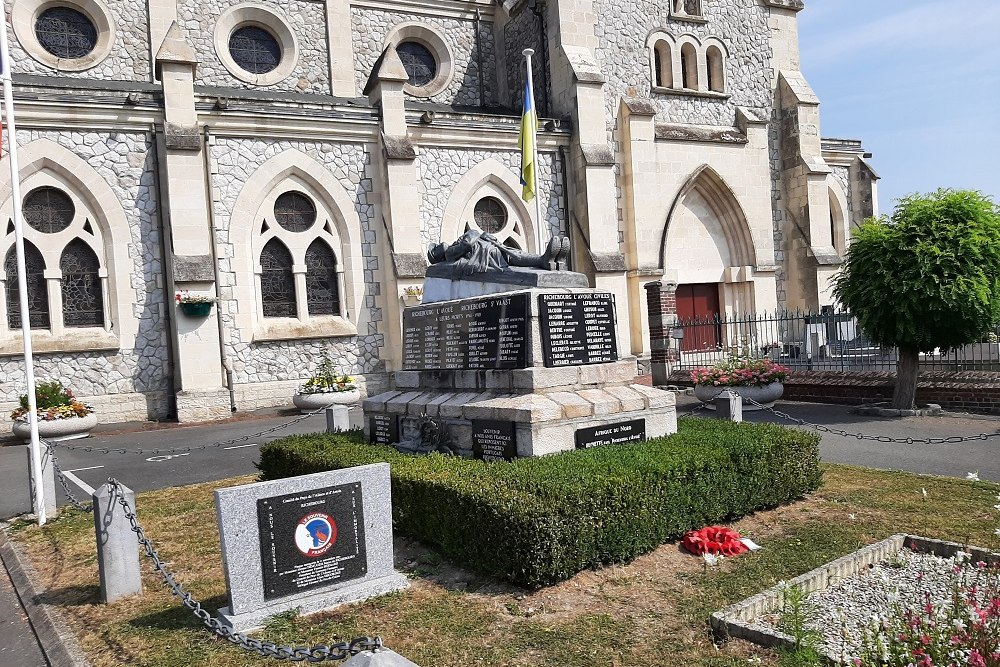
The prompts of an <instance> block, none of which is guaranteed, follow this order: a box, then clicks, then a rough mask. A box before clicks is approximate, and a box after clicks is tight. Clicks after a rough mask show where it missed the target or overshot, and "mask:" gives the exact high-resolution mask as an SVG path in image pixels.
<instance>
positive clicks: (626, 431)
mask: <svg viewBox="0 0 1000 667" xmlns="http://www.w3.org/2000/svg"><path fill="white" fill-rule="evenodd" d="M645 439H646V420H645V419H636V420H633V421H627V422H618V423H617V424H605V425H604V426H592V427H590V428H581V429H579V430H578V431H577V432H576V448H577V449H588V448H590V447H603V446H605V445H620V444H622V443H626V442H639V441H640V440H645Z"/></svg>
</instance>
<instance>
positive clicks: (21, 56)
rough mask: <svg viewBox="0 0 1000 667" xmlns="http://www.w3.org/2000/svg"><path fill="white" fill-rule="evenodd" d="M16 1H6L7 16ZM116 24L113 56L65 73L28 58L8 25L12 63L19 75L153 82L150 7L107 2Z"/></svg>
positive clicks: (127, 0)
mask: <svg viewBox="0 0 1000 667" xmlns="http://www.w3.org/2000/svg"><path fill="white" fill-rule="evenodd" d="M15 1H16V0H6V2H5V5H6V8H7V9H6V11H7V14H6V16H9V15H10V11H11V7H12V6H13V4H14V2H15ZM105 2H106V4H107V6H108V9H109V10H110V14H111V19H112V20H113V21H114V22H115V28H116V31H117V38H116V40H115V43H114V45H113V46H112V47H111V53H110V54H109V55H108V57H107V58H106V59H104V60H103V61H102V62H101V63H100V64H98V65H97V66H96V67H91V68H90V69H87V70H84V71H82V72H63V71H56V70H55V69H53V68H51V67H49V66H48V65H44V64H42V63H40V62H38V61H37V60H35V59H34V58H32V57H31V56H30V55H28V54H27V53H26V52H25V50H24V49H23V48H21V45H20V44H19V43H18V41H17V38H16V37H15V36H14V31H13V30H12V29H11V27H10V22H9V21H8V22H7V37H8V40H9V43H10V59H11V62H13V63H14V67H13V71H14V73H15V74H38V75H49V76H61V77H72V78H78V79H105V80H111V81H150V80H151V68H150V57H151V56H150V48H149V21H148V17H147V14H146V3H145V2H135V1H134V0H105Z"/></svg>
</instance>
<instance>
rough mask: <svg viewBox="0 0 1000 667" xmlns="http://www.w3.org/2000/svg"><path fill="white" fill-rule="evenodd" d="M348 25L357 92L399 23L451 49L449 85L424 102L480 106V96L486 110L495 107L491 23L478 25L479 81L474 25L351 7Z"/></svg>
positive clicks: (366, 79) (425, 16)
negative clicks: (426, 30)
mask: <svg viewBox="0 0 1000 667" xmlns="http://www.w3.org/2000/svg"><path fill="white" fill-rule="evenodd" d="M351 22H352V25H353V30H354V49H355V68H356V69H355V77H356V79H357V83H358V90H359V91H360V90H362V89H363V88H364V86H365V83H366V82H367V81H368V77H369V76H370V75H371V72H372V68H373V67H374V66H375V61H376V60H378V57H379V56H380V55H382V51H383V50H384V49H385V38H386V36H388V34H389V33H390V32H391V31H392V29H393V28H394V27H395V26H397V25H399V24H401V23H422V24H424V25H427V26H429V27H431V28H433V29H435V30H437V31H438V32H439V33H440V34H441V35H442V37H443V38H444V40H445V42H446V43H447V44H448V47H449V48H450V49H451V57H452V61H453V63H454V66H453V72H452V79H451V82H450V83H449V84H448V86H447V87H446V88H445V89H444V90H443V91H442V92H440V93H438V94H437V95H434V96H433V97H430V98H429V99H428V100H427V101H429V102H435V103H438V104H449V105H454V106H480V94H482V96H483V100H484V102H485V104H486V105H487V106H495V105H496V104H498V103H499V101H498V99H497V86H496V68H495V67H493V63H494V62H495V60H496V57H495V53H496V52H495V45H494V41H493V26H492V23H490V22H487V21H483V22H481V25H480V31H479V43H480V48H481V49H482V52H483V69H484V70H485V77H480V73H479V62H478V57H479V55H478V52H477V48H476V29H475V26H476V24H475V21H466V20H460V19H452V18H445V17H439V16H427V15H423V14H405V13H400V12H386V11H380V10H375V9H362V8H359V7H353V8H352V9H351ZM480 86H482V90H480Z"/></svg>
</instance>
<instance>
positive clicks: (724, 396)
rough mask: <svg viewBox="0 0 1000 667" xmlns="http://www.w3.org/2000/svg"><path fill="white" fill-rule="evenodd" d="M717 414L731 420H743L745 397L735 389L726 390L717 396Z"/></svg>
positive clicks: (721, 417)
mask: <svg viewBox="0 0 1000 667" xmlns="http://www.w3.org/2000/svg"><path fill="white" fill-rule="evenodd" d="M714 403H715V414H716V415H717V416H718V418H719V419H725V420H727V421H731V422H737V423H739V422H742V421H743V397H742V396H740V395H739V394H737V393H736V392H735V391H730V390H728V389H727V390H726V391H724V392H722V393H721V394H719V395H718V396H716V397H715V401H714Z"/></svg>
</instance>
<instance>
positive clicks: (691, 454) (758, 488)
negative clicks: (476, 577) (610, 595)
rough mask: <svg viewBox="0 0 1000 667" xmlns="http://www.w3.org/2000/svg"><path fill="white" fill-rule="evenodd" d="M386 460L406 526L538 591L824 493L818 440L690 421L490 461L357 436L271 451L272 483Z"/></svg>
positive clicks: (316, 438) (279, 443) (265, 459)
mask: <svg viewBox="0 0 1000 667" xmlns="http://www.w3.org/2000/svg"><path fill="white" fill-rule="evenodd" d="M382 462H388V463H389V464H390V466H391V470H392V500H393V518H394V522H395V526H396V530H398V531H400V532H402V533H403V534H406V535H409V536H411V537H414V538H416V539H418V540H420V541H422V542H424V543H426V544H428V545H432V546H433V547H435V548H436V549H438V550H439V551H440V552H441V553H442V554H443V555H444V556H446V557H448V558H450V559H452V560H455V561H457V562H461V563H463V564H464V565H465V566H467V567H469V568H470V569H473V570H477V571H479V572H483V573H486V574H490V575H494V576H500V577H503V578H506V579H509V580H511V581H513V582H515V583H518V584H522V585H527V586H539V585H545V584H550V583H553V582H556V581H560V580H563V579H567V578H569V577H571V576H573V575H574V574H576V573H577V572H580V571H581V570H584V569H587V568H592V567H596V566H599V565H602V564H607V563H619V562H626V561H629V560H631V559H633V558H635V557H636V556H638V555H640V554H643V553H647V552H649V551H651V550H653V549H655V548H656V547H658V546H659V545H661V544H663V543H664V542H666V541H668V540H671V539H676V538H678V537H680V536H681V535H682V534H683V533H684V532H685V531H687V530H690V529H692V528H700V527H702V526H705V525H708V524H712V523H718V522H720V521H724V520H727V519H733V518H737V517H741V516H744V515H746V514H748V513H750V512H753V511H754V510H758V509H762V508H766V507H773V506H775V505H779V504H781V503H784V502H787V501H789V500H792V499H794V498H797V497H800V496H802V495H803V494H805V493H807V492H809V491H813V490H815V489H816V488H817V487H818V486H819V484H820V480H821V473H820V469H819V437H818V436H817V435H815V434H812V433H806V432H804V431H799V430H794V429H789V428H784V427H781V426H775V425H771V424H746V423H744V424H732V423H729V422H721V421H716V420H703V419H684V420H682V421H681V425H680V431H679V433H677V434H676V435H673V436H670V437H668V438H659V439H656V440H650V441H647V442H643V443H638V444H631V445H621V446H610V447H601V448H595V449H589V450H581V451H574V452H566V453H564V454H559V455H556V456H549V457H543V458H536V459H521V460H519V461H516V462H514V463H492V464H488V463H484V462H481V461H473V460H466V459H461V458H456V457H446V456H440V455H432V456H420V457H415V456H407V455H402V454H398V453H396V451H395V450H393V449H390V448H388V447H379V446H372V445H368V444H365V443H364V441H363V439H362V437H361V436H360V434H358V433H352V434H345V435H311V436H293V437H290V438H285V439H283V440H276V441H274V442H271V443H269V444H267V445H265V446H264V447H262V448H261V462H260V464H259V465H258V467H259V468H260V470H261V471H262V472H263V478H264V479H265V480H272V479H281V478H284V477H291V476H295V475H305V474H310V473H315V472H321V471H324V470H333V469H340V468H349V467H352V466H358V465H366V464H370V463H382Z"/></svg>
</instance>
